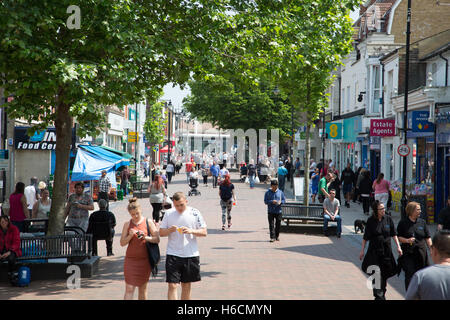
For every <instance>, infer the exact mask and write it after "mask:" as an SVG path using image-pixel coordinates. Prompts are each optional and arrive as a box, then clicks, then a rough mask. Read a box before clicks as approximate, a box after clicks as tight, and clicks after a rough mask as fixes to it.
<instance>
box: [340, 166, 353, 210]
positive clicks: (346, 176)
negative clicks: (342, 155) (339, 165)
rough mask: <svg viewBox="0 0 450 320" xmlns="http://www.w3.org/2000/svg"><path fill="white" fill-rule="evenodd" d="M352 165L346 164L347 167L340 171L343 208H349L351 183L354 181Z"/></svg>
mask: <svg viewBox="0 0 450 320" xmlns="http://www.w3.org/2000/svg"><path fill="white" fill-rule="evenodd" d="M351 166H352V165H351V164H350V163H347V167H346V168H345V169H344V170H343V171H342V175H341V179H342V182H343V184H344V186H343V191H344V197H345V206H346V207H347V208H350V198H351V194H352V188H353V181H354V180H355V173H354V172H353V170H352V167H351Z"/></svg>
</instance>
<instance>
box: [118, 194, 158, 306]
mask: <svg viewBox="0 0 450 320" xmlns="http://www.w3.org/2000/svg"><path fill="white" fill-rule="evenodd" d="M127 209H128V213H129V214H130V216H131V220H130V221H128V222H125V224H124V226H123V230H122V236H121V237H120V245H121V246H122V247H125V246H126V245H128V247H127V251H126V254H125V262H124V268H123V271H124V276H125V297H124V299H125V300H132V299H133V296H134V291H135V289H136V287H137V288H138V293H139V294H138V299H139V300H147V284H148V280H149V279H150V273H151V271H152V270H151V266H150V262H149V253H148V251H147V245H146V243H147V242H149V243H159V232H158V230H157V229H156V226H155V224H154V223H153V221H152V220H147V219H146V218H144V217H143V216H142V209H141V205H140V204H139V202H138V201H137V198H132V199H130V200H129V203H128V208H127ZM149 231H150V234H149Z"/></svg>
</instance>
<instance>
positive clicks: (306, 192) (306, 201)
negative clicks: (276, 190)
mask: <svg viewBox="0 0 450 320" xmlns="http://www.w3.org/2000/svg"><path fill="white" fill-rule="evenodd" d="M307 119H308V117H307ZM307 121H308V120H307ZM310 131H311V125H310V124H309V123H308V122H307V123H306V132H305V134H306V136H305V170H304V174H305V186H304V189H303V190H304V192H303V203H304V204H305V206H307V205H309V159H310V156H311V155H310V150H311V148H310V145H311V141H310V139H309V132H310Z"/></svg>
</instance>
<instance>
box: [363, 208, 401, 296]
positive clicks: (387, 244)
mask: <svg viewBox="0 0 450 320" xmlns="http://www.w3.org/2000/svg"><path fill="white" fill-rule="evenodd" d="M372 210H373V214H372V216H370V217H369V219H367V225H366V229H365V231H364V237H363V242H362V248H361V252H360V254H359V259H360V260H362V259H363V257H364V260H363V262H362V266H361V269H362V270H363V271H364V272H365V273H367V272H368V270H367V269H368V267H370V266H378V268H379V270H380V273H379V275H380V279H379V280H380V281H379V285H380V286H379V287H378V288H377V287H376V286H375V287H374V288H373V295H374V297H375V300H386V297H385V294H386V285H387V279H389V278H390V277H392V276H393V275H395V274H396V273H397V264H396V262H395V259H394V255H393V253H392V248H391V238H394V241H395V244H396V245H397V251H398V254H399V256H401V255H402V254H403V252H402V249H401V247H400V243H399V241H398V238H397V234H396V231H395V226H394V222H393V221H392V218H391V217H390V216H388V215H386V214H385V208H384V204H383V203H381V202H379V201H375V202H374V203H373V205H372ZM367 241H369V248H368V249H367V252H366V254H365V255H364V248H365V247H366V242H367ZM370 269H372V268H370ZM371 271H373V269H372V270H369V272H371ZM375 284H377V281H375Z"/></svg>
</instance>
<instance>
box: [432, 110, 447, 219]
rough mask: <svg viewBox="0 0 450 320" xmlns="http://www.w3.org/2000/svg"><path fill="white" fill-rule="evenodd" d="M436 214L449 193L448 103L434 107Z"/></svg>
mask: <svg viewBox="0 0 450 320" xmlns="http://www.w3.org/2000/svg"><path fill="white" fill-rule="evenodd" d="M435 119H436V186H437V187H436V214H438V213H439V212H440V210H441V209H442V208H444V207H445V203H446V201H445V200H446V199H447V197H448V196H449V195H450V104H441V105H440V106H437V109H436V117H435Z"/></svg>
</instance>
